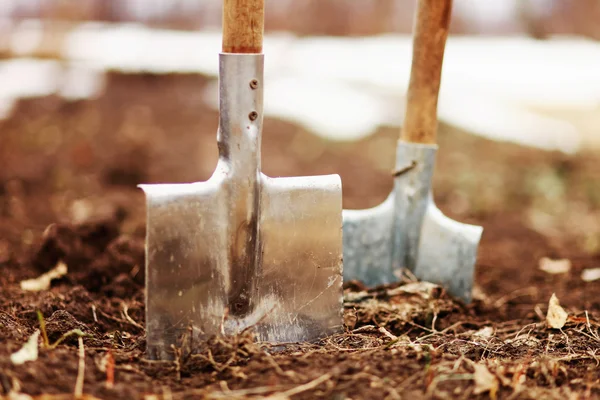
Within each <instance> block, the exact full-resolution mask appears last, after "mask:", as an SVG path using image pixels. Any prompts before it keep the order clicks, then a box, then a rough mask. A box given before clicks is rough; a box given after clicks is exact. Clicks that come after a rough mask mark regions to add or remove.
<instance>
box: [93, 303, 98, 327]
mask: <svg viewBox="0 0 600 400" xmlns="http://www.w3.org/2000/svg"><path fill="white" fill-rule="evenodd" d="M92 315H93V316H94V322H95V323H98V316H97V315H96V306H95V305H93V304H92Z"/></svg>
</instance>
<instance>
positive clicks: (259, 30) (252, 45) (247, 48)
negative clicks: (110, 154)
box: [223, 0, 265, 54]
mask: <svg viewBox="0 0 600 400" xmlns="http://www.w3.org/2000/svg"><path fill="white" fill-rule="evenodd" d="M264 21H265V0H223V53H250V54H258V53H262V46H263V32H264V25H265V23H264Z"/></svg>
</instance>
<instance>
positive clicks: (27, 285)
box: [21, 261, 67, 292]
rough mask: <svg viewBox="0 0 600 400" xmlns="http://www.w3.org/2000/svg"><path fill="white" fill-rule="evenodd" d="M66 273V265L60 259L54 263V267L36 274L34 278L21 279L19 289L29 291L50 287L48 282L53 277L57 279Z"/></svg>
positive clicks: (38, 290)
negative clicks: (38, 274) (43, 272)
mask: <svg viewBox="0 0 600 400" xmlns="http://www.w3.org/2000/svg"><path fill="white" fill-rule="evenodd" d="M66 274H67V265H66V264H65V263H63V262H62V261H60V262H59V263H58V264H56V267H54V268H52V269H51V270H50V271H48V272H46V273H45V274H42V275H40V276H38V277H37V278H35V279H26V280H24V281H21V289H23V290H26V291H29V292H40V291H42V290H48V289H50V282H52V280H53V279H58V278H60V277H62V276H65V275H66Z"/></svg>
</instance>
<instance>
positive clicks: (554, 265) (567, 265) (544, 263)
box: [539, 257, 571, 275]
mask: <svg viewBox="0 0 600 400" xmlns="http://www.w3.org/2000/svg"><path fill="white" fill-rule="evenodd" d="M539 267H540V269H541V270H542V271H544V272H547V273H549V274H553V275H554V274H566V273H567V272H569V271H570V270H571V260H569V259H566V258H564V259H561V260H552V259H550V258H548V257H542V258H541V259H540V263H539Z"/></svg>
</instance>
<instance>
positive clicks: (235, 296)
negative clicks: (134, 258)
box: [142, 54, 342, 359]
mask: <svg viewBox="0 0 600 400" xmlns="http://www.w3.org/2000/svg"><path fill="white" fill-rule="evenodd" d="M263 63H264V61H263V56H262V55H254V54H252V55H251V54H221V55H220V70H219V78H220V79H219V94H220V124H219V131H218V134H217V141H218V147H219V162H218V164H217V167H216V169H215V172H214V173H213V175H212V176H211V178H210V179H209V180H208V181H206V182H197V183H190V184H173V185H171V184H166V185H165V184H161V185H142V188H143V189H144V191H145V193H146V196H147V209H148V220H147V238H146V321H147V326H146V329H147V349H148V356H149V357H150V358H154V359H170V358H172V345H174V346H178V345H179V344H180V343H181V341H182V338H183V337H184V336H185V335H193V338H194V339H196V338H199V339H203V338H207V337H208V336H210V335H215V334H225V335H232V334H236V333H239V332H241V331H242V330H244V329H246V328H248V327H252V328H253V329H254V332H255V333H256V335H257V339H258V340H259V341H269V342H276V343H280V342H298V341H310V340H313V339H316V338H320V337H322V336H325V335H327V334H331V333H333V332H337V331H339V330H340V329H341V327H342V314H341V313H342V229H341V226H342V216H341V209H342V193H341V181H340V178H339V176H338V175H327V176H318V177H294V178H269V177H267V176H265V175H264V174H262V173H261V172H260V139H261V128H262V111H263V110H262V103H263V101H262V96H263V89H262V87H263Z"/></svg>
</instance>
